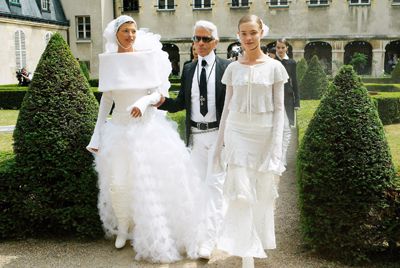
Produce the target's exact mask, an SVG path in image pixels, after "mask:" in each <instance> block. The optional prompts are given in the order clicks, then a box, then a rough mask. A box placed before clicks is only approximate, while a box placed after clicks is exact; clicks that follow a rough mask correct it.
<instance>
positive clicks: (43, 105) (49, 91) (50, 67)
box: [0, 34, 102, 237]
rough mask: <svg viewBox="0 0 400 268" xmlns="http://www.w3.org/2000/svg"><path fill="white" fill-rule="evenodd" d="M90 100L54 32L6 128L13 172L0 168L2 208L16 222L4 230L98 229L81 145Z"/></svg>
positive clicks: (93, 179) (89, 121)
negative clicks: (10, 141)
mask: <svg viewBox="0 0 400 268" xmlns="http://www.w3.org/2000/svg"><path fill="white" fill-rule="evenodd" d="M97 108H98V105H97V102H96V100H95V98H94V96H93V93H92V92H91V91H90V90H89V85H88V82H87V80H86V79H85V77H84V76H83V75H82V72H81V70H80V67H79V64H78V62H77V61H76V60H75V59H74V57H73V55H72V53H71V51H70V49H69V47H68V45H67V44H66V43H65V41H64V40H63V38H62V36H61V35H59V34H54V35H53V36H52V38H51V40H50V41H49V43H48V45H47V48H46V50H45V51H44V53H43V54H42V57H41V59H40V61H39V64H38V66H37V68H36V71H35V76H34V78H33V80H32V82H31V85H30V87H29V90H28V91H27V92H26V95H25V97H24V100H23V102H22V106H21V110H20V113H19V116H18V121H17V125H16V129H15V131H14V152H15V164H13V165H14V167H13V169H12V170H13V172H8V173H5V174H1V176H0V177H1V178H5V177H6V179H5V180H6V185H7V189H8V191H6V194H7V195H8V196H7V200H8V202H10V205H9V207H8V209H11V210H12V213H13V214H15V215H17V216H16V217H18V219H16V220H18V222H19V223H21V224H23V230H24V231H23V232H22V231H21V230H19V229H18V230H19V231H21V232H6V234H7V233H9V235H10V236H21V235H49V234H57V235H60V234H69V235H70V234H71V235H77V236H91V237H94V236H98V235H100V234H101V233H102V231H101V223H100V219H99V216H98V213H97V186H96V184H97V175H96V173H95V171H94V169H93V167H92V162H93V158H92V156H91V155H90V153H88V152H87V151H86V149H85V147H86V145H87V144H88V142H89V140H90V136H91V133H92V131H93V128H94V124H95V121H96V116H97ZM6 208H7V207H6ZM2 209H4V208H2ZM3 212H4V211H2V212H1V213H0V217H1V218H2V219H1V220H0V222H1V223H3V222H4V219H3V217H6V216H3V215H9V214H7V213H3ZM6 212H7V211H6ZM10 223H11V222H10ZM3 227H4V228H10V230H12V228H14V227H13V226H10V225H7V224H6V225H5V226H3ZM18 230H16V231H18Z"/></svg>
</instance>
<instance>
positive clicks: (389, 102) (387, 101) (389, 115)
mask: <svg viewBox="0 0 400 268" xmlns="http://www.w3.org/2000/svg"><path fill="white" fill-rule="evenodd" d="M374 101H375V102H376V106H377V108H378V112H379V118H380V119H381V121H382V124H384V125H389V124H396V123H400V98H379V99H375V100H374Z"/></svg>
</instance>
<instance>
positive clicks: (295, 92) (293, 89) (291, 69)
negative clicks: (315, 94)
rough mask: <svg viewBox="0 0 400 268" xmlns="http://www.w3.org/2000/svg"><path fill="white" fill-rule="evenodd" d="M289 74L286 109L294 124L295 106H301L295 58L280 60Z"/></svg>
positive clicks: (286, 85)
mask: <svg viewBox="0 0 400 268" xmlns="http://www.w3.org/2000/svg"><path fill="white" fill-rule="evenodd" d="M280 62H281V63H282V65H283V66H285V69H286V71H287V73H288V75H289V80H288V82H287V83H285V110H286V113H287V116H288V118H289V122H290V124H291V125H292V124H293V123H294V108H295V107H300V94H299V88H298V86H297V74H296V62H295V61H294V60H293V59H283V60H280Z"/></svg>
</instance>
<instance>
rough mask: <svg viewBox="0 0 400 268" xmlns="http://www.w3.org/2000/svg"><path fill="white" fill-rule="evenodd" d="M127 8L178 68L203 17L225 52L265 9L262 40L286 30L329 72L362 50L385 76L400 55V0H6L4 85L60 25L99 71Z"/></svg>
mask: <svg viewBox="0 0 400 268" xmlns="http://www.w3.org/2000/svg"><path fill="white" fill-rule="evenodd" d="M121 14H127V15H131V16H132V17H134V19H135V20H136V21H137V23H138V25H139V27H144V28H149V29H150V31H153V32H156V33H159V34H161V36H162V40H161V41H162V43H163V49H164V50H166V51H167V52H168V53H169V55H170V60H171V62H172V66H173V69H174V71H173V73H174V74H179V73H180V70H181V69H182V66H183V63H184V62H185V61H187V60H189V59H190V48H191V43H192V41H191V36H192V34H193V25H194V23H195V22H196V21H197V20H200V19H205V20H210V21H213V22H214V23H215V24H216V25H217V26H218V30H219V36H220V43H219V45H218V48H217V54H219V55H220V56H221V57H224V58H226V57H227V54H228V52H229V51H230V50H231V48H232V47H233V46H235V45H236V44H237V38H236V32H237V22H238V20H239V18H240V17H241V16H243V15H245V14H256V15H258V16H260V17H261V18H262V19H263V20H264V22H265V23H266V24H267V25H268V26H269V27H270V32H269V35H268V36H267V37H266V38H265V39H264V40H263V44H264V45H267V46H273V43H274V41H275V40H276V39H278V38H282V37H285V38H286V39H287V40H288V41H289V43H290V56H292V57H293V58H294V59H295V60H299V59H301V58H303V57H304V58H306V59H310V58H311V57H312V56H313V55H318V57H319V58H320V59H321V62H322V63H323V64H324V66H325V69H326V70H327V72H329V73H331V72H332V73H335V71H336V70H337V69H338V68H339V67H340V65H342V64H345V63H349V62H350V60H351V58H352V56H353V55H354V53H356V52H359V53H363V54H365V55H366V56H367V65H366V66H365V67H364V68H363V69H362V70H361V72H362V73H363V74H366V75H371V76H378V77H379V76H381V75H382V74H383V73H384V71H385V72H386V73H390V71H391V69H392V68H393V66H394V64H395V63H396V62H397V61H398V58H399V55H400V19H398V18H400V0H251V1H249V0H0V34H1V36H2V37H3V45H2V50H0V62H1V64H0V84H14V83H16V78H15V72H16V71H17V70H18V69H20V68H22V67H27V69H28V71H34V70H35V68H36V65H37V63H38V61H39V59H40V55H41V53H42V52H43V50H44V49H45V46H46V44H47V41H48V40H49V38H50V36H51V34H52V33H54V32H56V31H58V32H60V33H61V34H62V35H63V36H64V37H65V39H66V40H67V42H68V44H69V45H70V47H71V50H72V52H73V54H74V56H75V57H76V58H78V59H79V60H80V61H84V62H86V63H87V65H88V67H89V69H90V72H91V76H92V77H94V78H95V77H97V73H98V54H99V53H101V52H102V51H103V46H104V43H103V42H104V41H103V38H102V32H103V30H104V28H105V26H106V25H107V23H108V22H109V21H111V20H112V19H113V18H115V17H117V16H119V15H121Z"/></svg>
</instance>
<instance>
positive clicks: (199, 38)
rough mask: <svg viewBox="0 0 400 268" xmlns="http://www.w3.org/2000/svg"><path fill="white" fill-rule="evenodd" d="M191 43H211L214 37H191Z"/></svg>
mask: <svg viewBox="0 0 400 268" xmlns="http://www.w3.org/2000/svg"><path fill="white" fill-rule="evenodd" d="M192 40H193V42H200V41H203V42H204V43H210V42H211V41H213V40H214V37H210V36H197V35H195V36H193V37H192Z"/></svg>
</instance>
